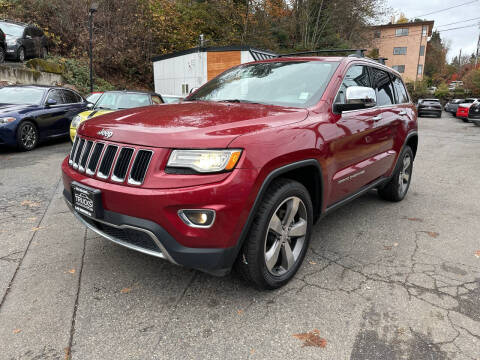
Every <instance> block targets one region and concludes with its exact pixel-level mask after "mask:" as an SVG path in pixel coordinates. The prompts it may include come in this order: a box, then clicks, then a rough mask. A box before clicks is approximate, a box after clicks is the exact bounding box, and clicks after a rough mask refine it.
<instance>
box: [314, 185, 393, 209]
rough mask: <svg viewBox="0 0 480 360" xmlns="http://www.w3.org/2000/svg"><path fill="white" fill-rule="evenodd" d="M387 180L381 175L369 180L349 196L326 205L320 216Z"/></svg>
mask: <svg viewBox="0 0 480 360" xmlns="http://www.w3.org/2000/svg"><path fill="white" fill-rule="evenodd" d="M388 180H390V179H389V178H385V177H381V178H379V179H377V180H375V181H373V182H371V183H370V184H367V185H365V186H363V187H362V188H360V190H358V191H357V192H356V193H353V194H351V195H349V196H347V197H346V198H344V199H342V200H340V201H337V202H336V203H334V204H332V205H330V206H329V207H327V208H326V209H325V211H324V212H323V214H322V216H321V217H324V216H327V215H328V214H330V213H331V212H333V211H335V210H337V209H338V208H340V207H341V206H343V205H345V204H347V203H349V202H350V201H352V200H355V199H356V198H358V197H360V196H362V195H364V194H365V193H367V192H368V191H369V190H371V189H374V188H376V187H379V186H381V185H383V184H385V183H386V182H388Z"/></svg>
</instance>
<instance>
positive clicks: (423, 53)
mask: <svg viewBox="0 0 480 360" xmlns="http://www.w3.org/2000/svg"><path fill="white" fill-rule="evenodd" d="M423 55H425V45H422V46H420V56H423Z"/></svg>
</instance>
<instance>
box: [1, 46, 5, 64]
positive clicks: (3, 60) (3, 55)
mask: <svg viewBox="0 0 480 360" xmlns="http://www.w3.org/2000/svg"><path fill="white" fill-rule="evenodd" d="M5 56H6V53H5V49H4V48H3V47H0V64H3V63H4V62H5Z"/></svg>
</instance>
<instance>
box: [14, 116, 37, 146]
mask: <svg viewBox="0 0 480 360" xmlns="http://www.w3.org/2000/svg"><path fill="white" fill-rule="evenodd" d="M37 144H38V130H37V127H36V126H35V124H34V123H32V122H31V121H28V120H27V121H24V122H22V123H21V124H20V125H19V126H18V128H17V146H18V148H19V149H20V150H21V151H30V150H33V149H35V147H36V146H37Z"/></svg>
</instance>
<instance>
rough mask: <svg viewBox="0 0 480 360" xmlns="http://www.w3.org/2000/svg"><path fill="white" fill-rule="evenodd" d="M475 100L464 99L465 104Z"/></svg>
mask: <svg viewBox="0 0 480 360" xmlns="http://www.w3.org/2000/svg"><path fill="white" fill-rule="evenodd" d="M474 102H475V99H466V100H465V101H464V103H465V104H470V103H474Z"/></svg>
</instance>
